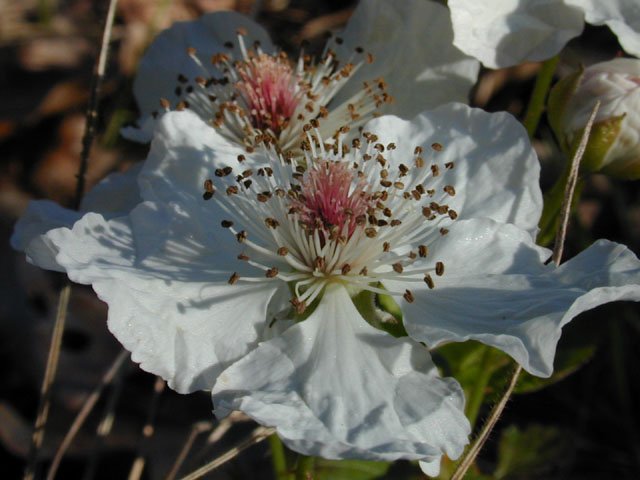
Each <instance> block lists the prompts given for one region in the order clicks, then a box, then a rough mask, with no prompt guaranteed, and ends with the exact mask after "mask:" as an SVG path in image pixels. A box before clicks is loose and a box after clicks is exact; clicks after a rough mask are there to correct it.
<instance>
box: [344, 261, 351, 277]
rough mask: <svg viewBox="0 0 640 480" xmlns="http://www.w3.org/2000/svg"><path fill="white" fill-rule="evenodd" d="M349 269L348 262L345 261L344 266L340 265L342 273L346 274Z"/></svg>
mask: <svg viewBox="0 0 640 480" xmlns="http://www.w3.org/2000/svg"><path fill="white" fill-rule="evenodd" d="M350 271H351V265H349V264H348V263H345V264H344V266H343V267H342V275H346V274H347V273H349V272H350Z"/></svg>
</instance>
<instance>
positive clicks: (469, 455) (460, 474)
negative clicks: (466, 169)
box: [451, 101, 600, 480]
mask: <svg viewBox="0 0 640 480" xmlns="http://www.w3.org/2000/svg"><path fill="white" fill-rule="evenodd" d="M598 108H600V101H597V102H596V104H595V106H594V107H593V110H592V111H591V116H590V117H589V121H588V122H587V125H586V127H585V129H584V132H583V134H582V138H581V139H580V144H579V145H578V148H577V150H576V152H575V154H574V155H573V158H572V159H571V169H570V170H569V176H568V178H567V186H566V188H565V195H564V200H563V203H562V208H561V210H560V212H561V213H560V224H559V225H558V233H557V235H556V243H555V246H554V248H553V255H552V257H551V258H552V259H553V262H554V263H555V265H556V266H558V265H560V261H561V259H562V251H563V249H564V240H565V236H566V233H567V225H568V224H569V213H570V211H571V202H572V201H573V193H574V190H575V186H576V182H577V179H578V170H579V168H580V160H582V156H583V155H584V151H585V149H586V148H587V142H588V141H589V134H590V133H591V128H592V127H593V122H594V120H595V118H596V113H598ZM521 371H522V367H521V366H520V365H517V366H516V368H515V370H514V371H513V374H512V375H511V379H510V380H509V385H508V386H507V389H506V390H505V392H504V394H503V395H502V398H500V401H499V402H498V403H497V404H496V405H495V406H494V407H493V410H491V414H490V415H489V418H488V419H487V422H486V423H485V424H484V425H483V427H482V430H481V431H480V434H479V435H478V437H477V438H476V439H475V440H474V441H473V443H472V445H471V447H470V448H469V449H468V450H467V452H466V453H465V455H464V457H463V459H462V460H461V462H460V464H459V465H458V468H457V469H456V471H455V472H454V474H453V476H452V477H451V480H462V478H464V476H465V474H466V473H467V470H468V469H469V467H471V465H472V464H473V462H474V461H475V459H476V457H477V456H478V453H480V450H481V449H482V446H483V445H484V442H486V440H487V438H488V437H489V434H490V433H491V431H492V430H493V427H494V426H495V424H496V423H497V422H498V419H499V418H500V415H501V414H502V411H503V410H504V407H505V405H506V404H507V402H508V401H509V398H510V397H511V394H512V393H513V389H514V388H515V386H516V383H517V381H518V377H519V376H520V372H521Z"/></svg>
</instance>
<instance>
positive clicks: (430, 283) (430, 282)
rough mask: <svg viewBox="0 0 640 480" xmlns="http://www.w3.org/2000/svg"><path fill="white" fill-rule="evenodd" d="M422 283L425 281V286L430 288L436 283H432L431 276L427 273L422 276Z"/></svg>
mask: <svg viewBox="0 0 640 480" xmlns="http://www.w3.org/2000/svg"><path fill="white" fill-rule="evenodd" d="M424 283H426V284H427V287H429V288H430V289H433V287H435V286H436V284H435V283H433V278H431V275H429V274H428V273H427V274H426V275H425V276H424Z"/></svg>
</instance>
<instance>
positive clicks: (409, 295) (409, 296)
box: [403, 290, 415, 303]
mask: <svg viewBox="0 0 640 480" xmlns="http://www.w3.org/2000/svg"><path fill="white" fill-rule="evenodd" d="M403 297H404V299H405V300H406V301H407V302H409V303H413V302H414V301H415V298H414V296H413V294H412V293H411V290H405V292H404V295H403Z"/></svg>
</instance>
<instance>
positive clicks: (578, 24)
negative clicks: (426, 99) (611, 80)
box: [448, 0, 640, 68]
mask: <svg viewBox="0 0 640 480" xmlns="http://www.w3.org/2000/svg"><path fill="white" fill-rule="evenodd" d="M448 5H449V8H450V9H451V19H452V22H453V31H454V42H453V43H454V45H456V46H457V47H458V48H459V49H460V50H462V51H463V52H465V53H466V54H468V55H471V56H473V57H475V58H477V59H478V60H480V61H481V62H482V63H483V64H484V65H485V66H487V67H489V68H502V67H508V66H511V65H517V64H519V63H522V62H524V61H539V60H545V59H547V58H550V57H552V56H553V55H555V54H556V53H558V52H559V51H560V50H562V48H563V47H564V45H565V44H566V43H567V42H568V41H569V40H570V39H572V38H573V37H576V36H578V35H580V33H581V32H582V29H583V28H584V21H585V19H586V21H587V22H588V23H590V24H592V25H607V26H608V27H609V28H611V30H613V32H614V33H615V34H616V35H617V36H618V40H619V41H620V44H621V45H622V47H623V48H624V49H625V51H626V52H627V53H630V54H632V55H636V56H640V11H639V10H638V2H637V0H527V1H520V0H485V1H482V2H477V1H474V0H449V3H448Z"/></svg>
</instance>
